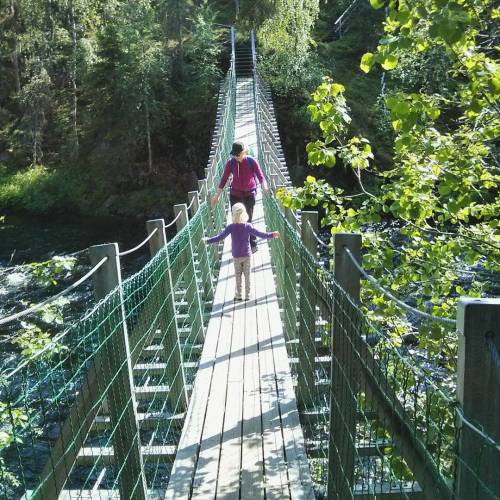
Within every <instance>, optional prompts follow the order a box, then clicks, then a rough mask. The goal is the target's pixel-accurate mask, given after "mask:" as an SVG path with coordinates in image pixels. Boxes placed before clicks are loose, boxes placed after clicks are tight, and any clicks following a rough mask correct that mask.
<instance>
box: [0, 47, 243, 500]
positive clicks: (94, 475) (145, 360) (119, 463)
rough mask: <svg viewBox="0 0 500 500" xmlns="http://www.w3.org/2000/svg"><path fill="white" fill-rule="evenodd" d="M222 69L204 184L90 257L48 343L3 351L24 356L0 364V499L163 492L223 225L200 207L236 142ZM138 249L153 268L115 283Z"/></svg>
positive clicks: (29, 341) (231, 89) (24, 340)
mask: <svg viewBox="0 0 500 500" xmlns="http://www.w3.org/2000/svg"><path fill="white" fill-rule="evenodd" d="M232 58H233V60H232V62H231V67H230V69H229V72H228V74H227V76H226V78H225V79H224V81H223V83H222V85H221V89H220V93H219V97H218V108H217V122H216V126H215V129H214V134H213V142H212V150H211V155H210V158H209V162H208V166H207V169H206V174H207V175H206V179H204V180H201V181H199V190H198V191H192V192H190V193H189V205H186V204H181V205H176V206H175V207H174V215H175V218H174V220H173V221H172V222H171V223H170V224H169V225H168V226H166V225H165V222H164V220H163V219H158V220H151V221H148V222H147V224H146V230H147V234H148V237H147V238H146V239H145V240H144V241H143V242H142V243H141V244H139V245H138V246H137V247H135V248H132V249H130V250H127V251H122V252H120V249H119V248H118V245H117V244H116V243H111V244H105V245H97V246H94V247H91V248H90V249H89V256H90V260H91V263H92V265H93V266H94V267H93V269H92V270H91V272H90V273H88V274H87V277H90V276H91V275H92V276H93V279H94V286H95V293H96V297H97V303H96V304H95V305H94V306H92V307H91V308H90V309H89V310H88V311H87V312H86V313H85V314H84V315H83V316H82V317H81V318H79V319H78V320H77V321H75V322H74V323H73V324H71V325H70V326H69V327H67V328H66V329H65V330H64V331H63V332H62V333H60V334H59V335H57V336H55V337H51V336H49V335H48V334H44V333H43V332H41V331H40V332H39V331H38V330H36V331H34V332H31V333H30V332H29V331H28V332H27V333H26V334H25V335H24V336H20V337H19V336H17V337H16V339H14V344H10V346H11V349H12V350H15V349H16V346H17V348H18V349H17V350H18V351H19V350H21V349H23V354H22V360H21V362H19V355H14V354H13V355H12V356H5V357H3V359H2V365H1V373H0V497H1V498H21V497H22V496H23V497H24V498H40V499H46V500H53V499H55V498H58V497H59V495H61V494H62V495H64V494H66V495H67V497H68V498H69V497H71V495H73V496H74V497H75V498H76V497H78V498H91V497H92V495H95V496H99V495H101V494H102V495H103V498H115V497H116V498H118V497H120V498H123V499H129V498H134V499H141V498H144V499H145V498H160V497H161V495H162V491H163V490H164V489H165V488H166V485H167V483H168V479H169V471H170V468H171V465H172V463H173V460H174V456H175V451H176V443H177V442H178V439H179V437H180V432H181V430H182V424H183V417H184V412H185V410H186V408H187V405H188V401H189V397H190V391H191V384H192V382H193V380H194V376H195V373H196V370H197V366H198V359H199V355H200V353H201V350H202V346H203V340H204V333H205V326H206V320H207V314H208V312H209V310H210V308H211V301H212V299H213V285H214V282H215V280H216V277H217V276H216V275H217V269H218V265H219V250H218V248H217V247H216V246H210V248H208V247H207V245H206V244H205V242H204V240H203V238H204V237H205V236H207V235H212V234H214V233H215V232H218V231H220V230H221V229H222V227H223V225H224V224H225V217H226V211H225V206H224V205H225V203H219V204H218V206H217V207H216V208H215V210H212V209H210V208H209V204H208V198H209V193H210V191H211V190H212V189H213V188H214V179H216V178H218V177H220V175H221V173H222V169H223V167H224V163H225V161H226V159H227V157H228V155H229V151H230V148H231V144H232V141H233V136H234V112H235V76H234V51H233V57H232ZM174 224H175V227H176V229H177V233H176V234H175V236H174V237H173V238H172V239H171V240H170V241H167V231H166V229H168V227H169V226H173V225H174ZM144 245H149V249H150V253H151V260H150V261H149V262H148V263H147V264H146V265H145V266H144V268H143V269H141V270H140V271H139V272H137V273H136V274H134V275H132V276H130V277H128V278H126V279H122V276H121V263H120V260H121V258H124V257H126V256H127V255H128V254H130V253H132V252H134V251H136V250H138V249H139V248H140V247H142V246H144ZM81 281H82V280H79V282H81ZM48 302H49V301H48ZM36 309H37V308H36V307H35V308H32V310H31V311H29V313H30V314H32V315H33V314H34V312H33V311H35V310H36ZM23 315H24V313H19V314H17V315H14V316H13V317H12V318H6V319H5V318H4V319H5V320H10V319H12V321H19V319H20V318H21V317H22V316H23ZM32 317H33V316H30V318H32ZM21 326H22V324H21ZM68 490H73V491H71V492H68ZM64 491H66V493H63V492H64ZM65 498H66V497H65Z"/></svg>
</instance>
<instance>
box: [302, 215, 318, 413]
mask: <svg viewBox="0 0 500 500" xmlns="http://www.w3.org/2000/svg"><path fill="white" fill-rule="evenodd" d="M317 230H318V212H313V211H302V212H301V237H302V242H303V243H304V246H305V247H306V249H307V250H309V252H310V253H311V254H312V255H313V257H314V258H316V254H317V252H318V244H317V242H316V238H315V237H314V234H313V231H317ZM304 260H305V259H303V258H301V259H300V261H301V262H304ZM313 297H315V290H314V284H313V283H312V280H311V278H310V273H309V272H308V271H307V270H306V269H302V270H301V272H300V298H299V309H300V320H299V321H300V322H299V345H298V358H299V366H300V370H298V381H297V406H298V408H299V411H302V410H305V409H308V408H313V407H314V403H315V401H316V400H317V398H316V397H315V394H314V393H315V392H316V366H315V359H316V343H315V339H316V301H315V300H314V299H313Z"/></svg>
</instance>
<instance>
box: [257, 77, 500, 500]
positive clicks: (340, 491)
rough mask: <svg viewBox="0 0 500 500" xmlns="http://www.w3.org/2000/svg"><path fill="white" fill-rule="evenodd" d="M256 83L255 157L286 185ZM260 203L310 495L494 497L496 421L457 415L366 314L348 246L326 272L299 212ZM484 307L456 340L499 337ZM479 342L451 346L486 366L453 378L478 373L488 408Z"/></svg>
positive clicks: (490, 388)
mask: <svg viewBox="0 0 500 500" xmlns="http://www.w3.org/2000/svg"><path fill="white" fill-rule="evenodd" d="M255 92H256V102H257V119H258V121H259V124H258V142H259V144H258V146H259V151H260V152H262V154H261V157H260V160H261V163H262V166H263V169H264V171H265V173H266V175H267V176H268V178H270V179H271V180H273V181H274V185H275V186H276V185H286V183H287V177H286V176H285V175H284V173H283V162H282V161H278V159H277V158H276V154H275V152H276V151H278V150H279V147H277V146H276V142H277V141H279V137H277V136H276V134H274V133H272V132H270V129H271V127H272V121H271V117H272V114H273V113H272V104H271V103H270V100H269V99H265V98H264V97H262V96H264V95H265V90H264V89H263V88H262V86H261V85H260V83H259V80H258V79H257V80H256V90H255ZM273 143H274V144H273ZM264 205H265V216H266V223H267V224H268V226H269V227H275V228H279V229H280V232H281V235H282V238H281V239H280V240H275V241H273V242H272V243H271V251H272V262H273V266H274V270H275V275H276V280H277V290H278V294H279V301H280V304H281V306H282V319H283V323H284V329H285V338H286V342H287V350H288V353H289V356H290V361H291V363H290V364H291V367H292V374H293V376H294V379H295V390H296V397H297V403H298V408H299V413H300V418H301V423H302V425H303V431H304V436H305V439H306V450H307V454H308V459H309V465H310V469H311V473H312V477H313V480H314V482H315V490H316V494H317V497H318V498H326V497H328V498H338V499H342V500H343V499H347V498H374V499H375V498H385V497H386V496H394V497H397V498H429V497H431V496H432V497H435V498H461V499H462V498H463V499H465V498H471V499H478V500H479V499H483V498H484V499H494V498H500V474H498V471H499V470H500V445H499V442H500V435H498V434H499V433H500V431H499V425H498V420H495V421H493V420H492V418H491V417H485V416H484V414H483V415H480V417H481V422H483V426H482V425H480V424H479V423H478V421H476V420H473V418H471V415H474V413H468V414H467V415H468V416H467V418H465V417H464V408H465V404H464V397H463V392H464V389H463V386H462V388H461V387H460V385H459V386H458V389H456V388H455V387H450V384H449V380H448V379H441V378H440V376H439V373H438V372H432V370H430V369H428V367H425V366H421V365H420V363H419V360H418V359H415V358H414V357H413V356H412V355H411V353H410V352H409V351H408V350H407V349H405V347H404V346H401V345H400V344H399V343H395V342H394V340H393V339H392V338H391V337H390V336H389V335H388V334H386V333H385V332H384V331H381V330H380V329H379V328H378V327H377V326H375V325H374V324H373V323H371V322H370V321H369V320H368V319H367V317H366V315H365V314H364V313H363V311H362V309H361V306H360V304H359V287H360V276H361V275H360V272H359V270H358V269H357V268H356V267H355V266H354V265H353V262H352V259H351V258H352V257H353V254H354V250H353V249H350V250H352V252H351V254H350V255H349V254H348V253H347V252H346V251H345V249H343V248H342V246H343V245H340V247H339V248H336V249H335V255H334V267H335V270H336V271H335V274H333V273H331V272H330V271H329V270H326V269H325V268H324V267H323V266H322V265H321V263H320V262H318V260H317V256H316V242H315V241H314V242H313V244H311V241H312V240H313V239H314V238H313V235H312V234H311V233H312V230H313V227H312V226H311V225H310V223H308V217H306V215H307V214H306V213H302V214H301V217H300V218H301V219H302V223H299V222H298V218H297V217H296V216H293V215H291V214H290V211H289V209H283V208H282V207H280V206H279V205H278V202H277V201H276V199H275V198H274V197H273V196H272V195H268V196H266V197H265V198H264ZM316 217H317V214H316ZM307 228H309V231H308V229H307ZM338 239H339V242H340V241H341V239H342V237H341V236H339V237H338ZM359 242H360V240H359ZM339 244H340V243H339ZM360 248H361V246H360V243H359V248H358V254H359V252H360ZM358 262H360V259H359V255H358ZM339 268H344V273H343V274H342V272H341V273H340V277H342V275H343V276H344V278H345V277H346V276H348V278H347V279H345V280H344V281H342V280H339V277H338V276H337V270H338V269H339ZM484 305H485V304H484V303H483V306H484ZM491 307H492V308H493V307H496V309H495V312H492V311H493V309H491V311H490V312H488V314H485V311H484V308H483V316H482V317H481V318H480V319H478V320H477V322H476V323H477V324H479V323H481V322H483V327H482V328H483V329H482V330H481V333H480V332H479V331H474V332H469V334H467V332H464V331H462V332H461V333H460V332H456V335H461V339H462V343H465V342H466V340H464V339H466V338H467V335H469V337H471V336H473V335H471V333H472V334H477V335H486V337H487V338H492V337H495V338H496V339H497V340H496V342H498V338H499V335H498V333H496V334H494V333H493V332H497V330H498V326H495V323H494V321H493V320H491V319H487V318H490V317H491V318H497V319H496V321H497V322H498V319H499V317H500V315H499V312H498V311H499V307H500V305H499V303H498V301H497V302H496V303H495V304H494V305H492V306H491ZM488 315H489V316H488ZM450 323H452V322H451V321H450ZM453 323H454V322H453ZM458 323H459V322H458V321H457V324H458ZM488 332H489V333H488ZM483 343H484V344H485V345H486V343H485V342H483ZM493 343H494V342H493V341H492V340H490V341H489V344H488V345H489V346H490V347H491V345H492V344H493ZM485 345H483V346H479V348H478V349H479V351H480V353H479V354H477V353H476V354H477V355H474V354H472V355H470V354H462V356H463V357H466V358H467V357H468V358H470V359H474V360H475V361H474V363H476V364H477V363H479V364H480V365H481V364H482V363H483V362H484V363H486V364H487V365H488V366H487V367H486V368H485V367H482V368H479V370H478V371H476V372H475V373H473V372H470V371H469V372H468V376H467V375H465V377H464V378H476V377H477V376H479V377H485V379H486V380H488V381H489V382H487V383H486V381H485V384H484V386H483V387H479V388H478V387H475V388H473V389H470V390H469V392H477V391H478V390H479V391H480V392H481V393H482V395H483V397H482V401H481V403H480V405H482V407H484V406H485V405H487V408H488V409H489V412H488V411H486V412H484V413H486V414H488V413H489V414H491V413H493V414H496V413H495V412H497V411H498V405H499V404H500V380H499V377H498V370H497V369H496V361H495V359H496V358H495V356H493V355H491V353H490V352H489V351H488V350H487V349H486V348H485ZM462 352H465V351H464V350H462ZM479 360H481V361H479ZM463 363H464V362H462V364H463ZM459 365H460V359H459ZM490 365H491V366H490ZM462 374H463V370H462ZM465 390H467V388H466V389H465ZM485 400H486V402H485ZM478 418H479V416H478ZM472 422H474V423H472ZM486 424H487V425H486ZM473 443H475V444H473Z"/></svg>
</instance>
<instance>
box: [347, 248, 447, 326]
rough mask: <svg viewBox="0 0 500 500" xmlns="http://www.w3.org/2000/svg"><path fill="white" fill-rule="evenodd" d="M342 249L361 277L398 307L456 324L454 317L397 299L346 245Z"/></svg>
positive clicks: (433, 319)
mask: <svg viewBox="0 0 500 500" xmlns="http://www.w3.org/2000/svg"><path fill="white" fill-rule="evenodd" d="M344 250H345V252H346V254H347V255H348V256H349V258H350V259H351V262H352V263H353V264H354V267H356V269H357V270H358V271H359V272H360V273H361V274H362V275H363V277H364V278H365V279H367V280H368V281H369V282H370V283H371V284H372V285H373V286H374V287H375V288H376V289H377V290H378V291H379V292H381V293H383V294H384V295H385V296H386V297H389V298H390V299H391V300H393V301H394V302H396V304H398V305H399V306H400V307H402V308H403V309H406V310H407V311H409V312H411V313H413V314H416V315H418V316H421V317H423V318H427V319H430V320H432V321H439V322H441V323H446V324H448V325H453V326H455V325H456V321H455V320H454V319H450V318H443V317H441V316H434V315H432V314H429V313H426V312H424V311H421V310H420V309H416V308H415V307H412V306H410V305H408V304H406V303H405V302H403V301H402V300H400V299H398V298H397V297H395V296H394V295H393V294H392V293H391V292H389V290H386V289H385V288H384V287H383V286H382V285H381V284H380V283H379V282H378V281H377V280H376V279H375V278H374V277H373V276H371V275H370V274H368V273H367V272H366V271H365V270H364V269H363V268H362V267H361V266H360V264H359V263H358V261H357V260H356V259H355V258H354V256H353V255H352V253H351V251H350V250H349V249H348V248H347V247H344Z"/></svg>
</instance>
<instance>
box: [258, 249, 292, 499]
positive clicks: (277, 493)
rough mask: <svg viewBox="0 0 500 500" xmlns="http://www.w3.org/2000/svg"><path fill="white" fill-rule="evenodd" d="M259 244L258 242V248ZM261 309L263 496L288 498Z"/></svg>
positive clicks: (265, 264) (265, 263) (263, 263)
mask: <svg viewBox="0 0 500 500" xmlns="http://www.w3.org/2000/svg"><path fill="white" fill-rule="evenodd" d="M262 246H263V245H262V244H261V246H260V247H261V250H262ZM261 250H259V252H257V253H256V254H255V256H254V258H255V261H256V266H255V267H256V269H255V273H254V278H255V282H256V283H259V284H260V283H262V281H263V280H264V278H265V272H266V271H265V269H266V268H269V260H268V259H267V260H264V259H263V257H262V251H261ZM268 272H270V270H269V271H268ZM255 293H256V299H257V301H262V299H264V300H265V294H266V292H265V290H263V289H262V287H259V288H257V287H256V290H255ZM261 307H262V306H261ZM261 311H262V310H260V311H259V312H258V314H257V332H258V342H259V369H260V387H261V406H262V434H263V449H264V473H265V488H266V498H268V499H273V498H289V490H288V478H287V473H286V463H285V455H284V449H283V437H282V434H281V422H280V415H279V409H278V406H279V401H278V394H277V390H276V379H275V372H274V360H273V353H272V344H271V334H270V331H269V320H268V317H267V315H266V314H262V312H261Z"/></svg>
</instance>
